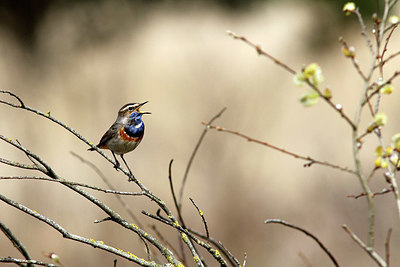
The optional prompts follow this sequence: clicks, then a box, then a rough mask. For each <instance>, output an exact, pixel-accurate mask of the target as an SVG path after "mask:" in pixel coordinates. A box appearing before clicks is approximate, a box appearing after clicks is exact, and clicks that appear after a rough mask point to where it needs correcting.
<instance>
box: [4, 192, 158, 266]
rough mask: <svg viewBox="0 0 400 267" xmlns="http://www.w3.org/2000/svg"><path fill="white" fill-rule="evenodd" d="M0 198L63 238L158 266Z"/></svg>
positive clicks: (9, 200) (140, 262) (139, 262)
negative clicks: (77, 233) (73, 231)
mask: <svg viewBox="0 0 400 267" xmlns="http://www.w3.org/2000/svg"><path fill="white" fill-rule="evenodd" d="M0 200H2V201H3V202H5V203H7V204H8V205H10V206H13V207H14V208H16V209H19V210H20V211H22V212H24V213H26V214H28V215H31V216H33V217H35V218H36V219H38V220H40V221H42V222H44V223H46V224H47V225H49V226H51V227H52V228H53V229H55V230H57V231H58V232H60V233H61V234H62V235H63V237H64V238H67V239H71V240H74V241H77V242H80V243H84V244H87V245H91V246H93V247H95V248H99V249H102V250H105V251H108V252H110V253H112V254H115V255H118V256H120V257H123V258H125V259H127V260H130V261H133V262H136V263H138V264H141V265H142V266H152V267H154V266H160V265H157V264H155V263H154V262H148V261H145V260H144V259H142V258H140V257H137V256H135V255H133V254H132V253H130V252H125V251H122V250H119V249H116V248H114V247H111V246H108V245H106V244H104V242H102V241H96V240H93V239H89V238H85V237H81V236H78V235H75V234H72V233H70V232H68V231H67V230H66V229H64V228H63V227H62V226H60V225H59V224H58V223H56V222H55V221H53V220H51V219H50V218H48V217H45V216H43V215H42V214H39V213H38V212H36V211H34V210H32V209H30V208H28V207H26V206H24V205H22V204H20V203H17V202H15V201H13V200H11V199H9V198H7V197H5V196H4V195H1V194H0Z"/></svg>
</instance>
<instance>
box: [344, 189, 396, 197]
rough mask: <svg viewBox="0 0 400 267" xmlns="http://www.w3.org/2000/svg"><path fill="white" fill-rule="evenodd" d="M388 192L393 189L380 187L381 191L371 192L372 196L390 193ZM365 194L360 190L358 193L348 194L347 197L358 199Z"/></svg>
mask: <svg viewBox="0 0 400 267" xmlns="http://www.w3.org/2000/svg"><path fill="white" fill-rule="evenodd" d="M390 192H393V189H386V188H384V189H382V191H381V192H376V193H372V197H375V196H379V195H385V194H387V193H390ZM365 196H367V194H366V193H365V192H362V193H360V194H358V195H348V196H347V197H348V198H354V199H358V198H360V197H365Z"/></svg>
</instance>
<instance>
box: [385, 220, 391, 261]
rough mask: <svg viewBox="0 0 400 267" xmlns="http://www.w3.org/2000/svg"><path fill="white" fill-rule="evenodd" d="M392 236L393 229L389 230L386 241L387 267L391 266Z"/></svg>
mask: <svg viewBox="0 0 400 267" xmlns="http://www.w3.org/2000/svg"><path fill="white" fill-rule="evenodd" d="M391 236H392V228H389V230H388V233H387V236H386V241H385V252H386V253H385V254H386V264H387V267H389V266H390V237H391Z"/></svg>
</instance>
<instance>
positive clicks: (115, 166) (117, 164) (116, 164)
mask: <svg viewBox="0 0 400 267" xmlns="http://www.w3.org/2000/svg"><path fill="white" fill-rule="evenodd" d="M111 153H112V155H113V156H114V160H115V165H114V169H116V170H117V171H118V168H119V166H121V164H119V161H118V160H117V157H116V156H115V154H114V152H112V151H111ZM125 164H126V163H125Z"/></svg>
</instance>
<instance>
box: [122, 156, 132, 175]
mask: <svg viewBox="0 0 400 267" xmlns="http://www.w3.org/2000/svg"><path fill="white" fill-rule="evenodd" d="M121 159H122V160H123V161H124V163H125V165H126V167H127V168H128V170H129V173H130V174H131V175H132V176H133V173H132V171H131V169H130V168H129V166H128V164H127V163H126V161H125V159H124V154H121Z"/></svg>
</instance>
